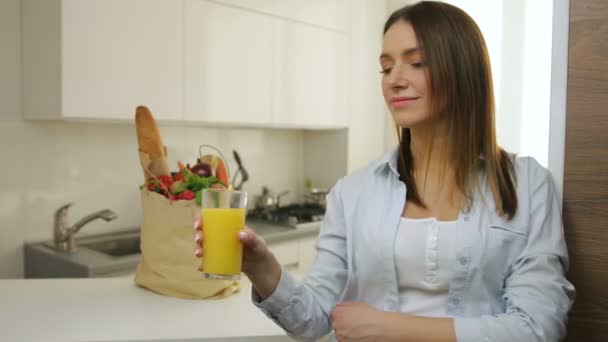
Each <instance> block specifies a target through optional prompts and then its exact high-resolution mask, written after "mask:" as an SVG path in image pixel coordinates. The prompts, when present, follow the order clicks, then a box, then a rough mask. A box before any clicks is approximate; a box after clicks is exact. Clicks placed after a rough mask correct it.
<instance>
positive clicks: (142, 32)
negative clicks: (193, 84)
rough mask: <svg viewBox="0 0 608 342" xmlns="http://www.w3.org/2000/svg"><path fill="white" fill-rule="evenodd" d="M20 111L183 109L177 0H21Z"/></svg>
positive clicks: (165, 113) (172, 116)
mask: <svg viewBox="0 0 608 342" xmlns="http://www.w3.org/2000/svg"><path fill="white" fill-rule="evenodd" d="M23 63H24V116H25V117H26V118H32V119H37V118H39V119H57V118H59V119H132V118H133V115H134V112H135V108H136V106H137V105H140V104H145V105H147V106H149V107H150V108H151V109H152V111H153V112H154V114H155V116H156V117H157V118H158V119H161V120H181V118H182V113H183V108H182V107H183V100H182V98H183V92H184V87H183V83H184V82H183V3H182V2H181V1H175V0H129V1H123V0H23Z"/></svg>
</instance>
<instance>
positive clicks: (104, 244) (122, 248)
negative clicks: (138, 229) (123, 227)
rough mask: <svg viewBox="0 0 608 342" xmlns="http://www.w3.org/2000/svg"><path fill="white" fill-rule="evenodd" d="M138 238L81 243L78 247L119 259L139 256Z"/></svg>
mask: <svg viewBox="0 0 608 342" xmlns="http://www.w3.org/2000/svg"><path fill="white" fill-rule="evenodd" d="M139 243H140V240H139V236H132V237H124V238H118V239H112V240H102V241H97V242H89V243H81V244H80V246H82V247H87V248H90V249H92V250H94V251H97V252H100V253H104V254H108V255H111V256H113V257H121V256H125V255H131V254H139V253H141V250H140V249H139Z"/></svg>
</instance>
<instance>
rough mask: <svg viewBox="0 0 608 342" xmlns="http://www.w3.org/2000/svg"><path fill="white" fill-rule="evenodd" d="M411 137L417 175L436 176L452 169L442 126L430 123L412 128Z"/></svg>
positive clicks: (411, 148)
mask: <svg viewBox="0 0 608 342" xmlns="http://www.w3.org/2000/svg"><path fill="white" fill-rule="evenodd" d="M410 138H411V140H410V150H411V153H412V157H413V159H414V173H415V174H416V175H419V176H422V175H426V177H432V178H436V177H441V175H442V174H443V173H445V172H446V171H449V170H451V169H452V165H451V163H450V160H449V154H448V153H449V149H448V142H447V137H446V134H445V133H444V130H443V129H441V127H439V126H437V125H431V124H429V125H426V126H417V127H413V128H410Z"/></svg>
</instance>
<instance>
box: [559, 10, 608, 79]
mask: <svg viewBox="0 0 608 342" xmlns="http://www.w3.org/2000/svg"><path fill="white" fill-rule="evenodd" d="M570 7H571V8H570V40H569V45H570V46H569V56H570V60H569V65H568V66H569V68H574V69H587V70H603V71H608V42H607V41H606V39H607V37H608V21H607V20H606V18H607V17H608V1H606V0H573V1H570Z"/></svg>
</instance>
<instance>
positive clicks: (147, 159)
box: [135, 106, 169, 181]
mask: <svg viewBox="0 0 608 342" xmlns="http://www.w3.org/2000/svg"><path fill="white" fill-rule="evenodd" d="M135 128H136V130H137V143H138V145H139V152H140V153H139V157H140V162H141V165H142V168H143V169H144V177H145V180H146V181H147V180H148V179H149V178H150V177H152V175H154V176H156V177H158V176H160V175H169V165H168V164H167V159H166V155H167V152H166V149H165V146H164V145H163V141H162V139H161V136H160V130H159V128H158V125H157V124H156V120H154V116H152V112H150V110H149V109H148V108H146V107H145V106H139V107H137V109H136V110H135Z"/></svg>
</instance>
